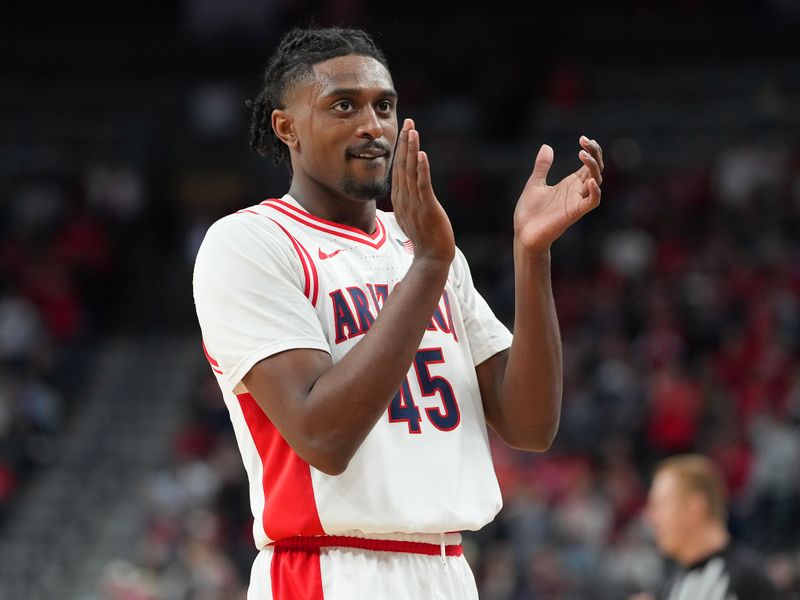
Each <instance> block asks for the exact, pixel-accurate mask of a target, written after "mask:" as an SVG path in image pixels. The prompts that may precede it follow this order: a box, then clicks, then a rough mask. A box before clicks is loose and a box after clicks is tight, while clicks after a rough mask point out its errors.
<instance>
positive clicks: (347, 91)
mask: <svg viewBox="0 0 800 600" xmlns="http://www.w3.org/2000/svg"><path fill="white" fill-rule="evenodd" d="M366 91H367V89H366V88H335V89H333V90H331V91H330V92H326V93H325V94H323V95H322V97H323V98H331V97H333V96H360V95H361V94H363V93H364V92H366ZM378 95H379V96H381V97H382V98H392V99H394V98H397V92H396V91H394V90H393V89H391V88H384V89H382V90H380V91H379V92H378Z"/></svg>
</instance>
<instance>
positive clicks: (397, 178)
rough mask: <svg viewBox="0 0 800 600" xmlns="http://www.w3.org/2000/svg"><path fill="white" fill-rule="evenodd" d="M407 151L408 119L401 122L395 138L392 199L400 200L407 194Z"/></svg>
mask: <svg viewBox="0 0 800 600" xmlns="http://www.w3.org/2000/svg"><path fill="white" fill-rule="evenodd" d="M407 152H408V119H406V120H405V122H404V123H403V128H402V129H401V130H400V135H399V136H398V138H397V148H395V151H394V166H393V168H392V192H393V194H392V196H393V198H392V199H393V200H396V199H397V200H401V198H400V197H401V196H404V195H405V194H407V186H406V155H407Z"/></svg>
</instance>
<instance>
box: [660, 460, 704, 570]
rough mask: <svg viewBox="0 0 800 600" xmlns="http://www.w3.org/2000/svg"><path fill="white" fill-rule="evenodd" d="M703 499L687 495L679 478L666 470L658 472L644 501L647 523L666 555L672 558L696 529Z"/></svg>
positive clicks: (688, 493) (690, 494) (695, 495)
mask: <svg viewBox="0 0 800 600" xmlns="http://www.w3.org/2000/svg"><path fill="white" fill-rule="evenodd" d="M701 503H702V498H700V497H699V496H698V495H697V494H693V493H691V492H689V491H688V490H687V489H686V487H685V485H684V483H683V482H682V481H681V479H680V478H679V477H678V476H677V475H675V474H674V473H672V472H670V471H669V470H663V471H659V472H658V473H657V474H656V476H655V478H654V479H653V485H652V486H651V488H650V493H649V495H648V499H647V513H646V515H647V521H648V522H649V523H650V526H651V527H652V529H653V534H654V535H655V540H656V544H657V545H658V548H659V549H660V550H661V552H663V553H664V554H665V555H666V556H669V557H675V556H676V555H677V553H678V552H679V550H680V548H682V547H683V545H684V544H685V543H686V539H687V538H688V537H689V536H690V535H691V532H692V529H693V528H694V527H696V526H697V524H698V523H699V519H700V514H701V513H702V511H700V510H699V507H698V504H701Z"/></svg>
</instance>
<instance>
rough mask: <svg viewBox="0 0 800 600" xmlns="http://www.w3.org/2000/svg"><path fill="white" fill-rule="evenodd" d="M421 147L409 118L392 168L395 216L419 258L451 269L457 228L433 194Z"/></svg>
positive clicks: (425, 157) (426, 163)
mask: <svg viewBox="0 0 800 600" xmlns="http://www.w3.org/2000/svg"><path fill="white" fill-rule="evenodd" d="M419 148H420V142H419V132H418V131H417V130H416V129H415V128H414V121H412V120H411V119H406V120H405V121H404V122H403V129H402V130H401V131H400V136H399V138H398V140H397V148H396V150H395V157H394V167H393V169H392V205H393V206H394V214H395V217H396V218H397V222H398V223H399V225H400V227H401V228H402V230H403V231H404V232H405V234H406V235H407V236H408V238H409V239H410V240H411V242H412V243H413V244H414V258H415V259H423V258H428V259H434V260H437V261H443V263H445V264H447V265H448V266H449V264H450V263H451V262H452V260H453V257H454V256H455V239H454V237H453V228H452V226H451V225H450V219H449V218H448V217H447V213H445V211H444V209H443V208H442V205H441V204H439V201H438V200H437V199H436V194H434V193H433V186H432V185H431V167H430V163H429V162H428V155H427V154H426V153H425V152H422V151H420V149H419Z"/></svg>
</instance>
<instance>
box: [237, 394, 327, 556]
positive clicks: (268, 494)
mask: <svg viewBox="0 0 800 600" xmlns="http://www.w3.org/2000/svg"><path fill="white" fill-rule="evenodd" d="M236 397H237V398H238V400H239V405H240V406H241V408H242V415H244V420H245V422H246V423H247V428H248V429H249V430H250V435H251V436H252V438H253V443H254V444H255V446H256V450H257V451H258V455H259V456H260V457H261V464H262V468H263V473H264V474H263V477H262V480H261V485H262V488H263V492H264V513H263V514H262V515H261V518H262V523H263V525H264V531H265V532H266V534H267V536H268V537H269V538H270V539H273V540H279V539H281V538H285V537H290V536H294V535H323V534H324V533H325V531H324V530H323V529H322V523H320V520H319V513H318V512H317V503H316V500H315V499H314V488H313V487H312V485H311V467H309V465H308V463H307V462H305V461H304V460H303V459H301V458H300V457H299V456H297V454H296V453H295V452H294V450H292V448H291V447H290V446H289V444H287V443H286V440H284V439H283V436H282V435H281V434H280V432H279V431H278V430H277V429H276V427H275V425H273V424H272V421H270V420H269V418H268V417H267V415H266V414H265V413H264V411H263V410H261V407H260V406H259V405H258V403H257V402H256V401H255V398H253V396H252V395H251V394H248V393H244V394H237V395H236Z"/></svg>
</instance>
